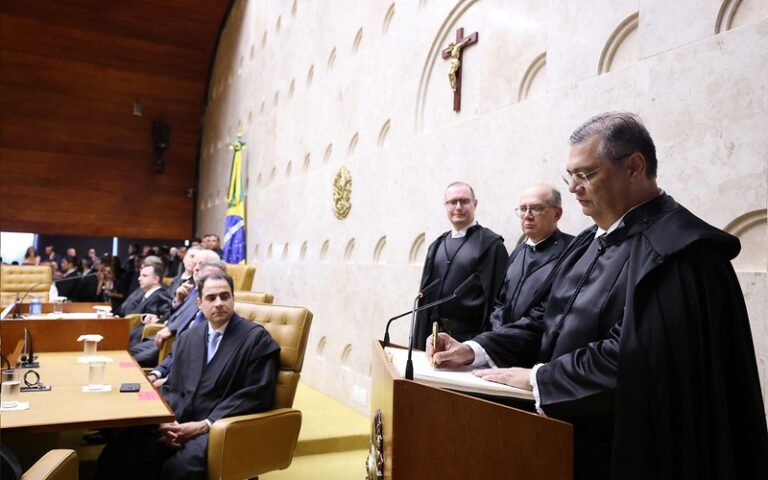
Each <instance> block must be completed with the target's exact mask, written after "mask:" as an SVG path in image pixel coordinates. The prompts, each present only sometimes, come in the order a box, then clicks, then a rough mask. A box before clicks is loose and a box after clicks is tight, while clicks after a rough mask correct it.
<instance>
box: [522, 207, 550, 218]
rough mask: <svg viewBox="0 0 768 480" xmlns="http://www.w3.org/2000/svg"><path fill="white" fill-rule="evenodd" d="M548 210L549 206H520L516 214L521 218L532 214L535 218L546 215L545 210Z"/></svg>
mask: <svg viewBox="0 0 768 480" xmlns="http://www.w3.org/2000/svg"><path fill="white" fill-rule="evenodd" d="M548 208H549V206H548V205H531V206H530V207H529V206H527V205H520V206H519V207H517V208H515V213H516V214H517V216H518V217H520V218H522V217H524V216H526V215H528V212H530V213H531V215H533V216H534V217H538V216H540V215H541V214H542V213H544V210H546V209H548Z"/></svg>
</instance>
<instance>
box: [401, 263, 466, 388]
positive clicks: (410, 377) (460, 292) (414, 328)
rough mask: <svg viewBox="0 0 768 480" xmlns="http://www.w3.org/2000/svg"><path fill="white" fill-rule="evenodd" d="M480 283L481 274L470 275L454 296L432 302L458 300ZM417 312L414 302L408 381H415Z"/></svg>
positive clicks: (406, 368)
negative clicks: (413, 357) (414, 335)
mask: <svg viewBox="0 0 768 480" xmlns="http://www.w3.org/2000/svg"><path fill="white" fill-rule="evenodd" d="M479 282H480V274H479V273H477V272H475V273H473V274H472V275H470V276H469V277H468V278H467V279H466V280H464V281H463V282H461V285H459V286H458V288H456V290H454V291H453V295H450V296H448V297H445V298H441V299H440V300H437V301H436V302H432V303H434V304H437V303H443V302H447V301H448V300H453V299H454V298H458V297H460V296H462V295H464V294H465V293H467V291H468V290H469V289H470V288H472V287H474V286H475V285H477V283H479ZM417 301H418V299H417ZM430 306H434V305H424V306H423V307H422V309H424V308H427V307H430ZM417 310H418V308H416V303H415V302H414V304H413V312H412V314H411V335H410V337H409V338H408V361H407V362H405V378H407V379H408V380H413V360H412V359H411V357H412V355H413V334H414V330H416V311H417Z"/></svg>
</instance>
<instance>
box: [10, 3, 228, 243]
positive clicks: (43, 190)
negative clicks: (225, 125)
mask: <svg viewBox="0 0 768 480" xmlns="http://www.w3.org/2000/svg"><path fill="white" fill-rule="evenodd" d="M230 3H231V2H229V1H227V0H208V1H203V0H184V1H182V0H165V1H160V0H155V1H150V0H140V1H119V0H115V1H110V2H103V1H100V0H98V1H97V0H74V1H35V2H2V3H0V229H2V230H10V231H30V232H38V233H50V234H74V235H78V234H79V235H98V236H123V237H133V238H157V239H163V238H169V239H172V238H184V237H189V236H191V235H192V234H193V232H192V228H193V218H194V215H193V210H194V209H193V207H194V205H193V200H192V199H190V198H188V196H187V194H188V191H189V190H190V189H191V188H193V187H194V186H195V163H196V157H197V155H198V151H197V150H198V144H199V141H200V136H201V134H202V128H201V118H202V114H203V109H204V101H205V94H206V91H207V81H208V75H209V68H210V65H211V64H212V55H213V54H214V48H215V45H216V42H217V39H218V35H219V31H220V29H221V26H222V22H223V19H224V18H225V15H226V12H227V10H228V8H229V7H230ZM137 100H138V101H140V102H141V103H142V106H143V115H142V116H139V117H137V116H134V115H132V114H131V109H132V104H133V102H134V101H137ZM154 121H160V122H163V123H165V124H167V125H169V126H170V128H171V142H170V147H169V148H168V150H166V152H165V153H164V155H163V158H164V160H165V163H166V169H165V173H164V174H156V173H155V171H154V165H153V161H154V159H155V153H154V150H153V145H152V136H151V126H152V123H153V122H154Z"/></svg>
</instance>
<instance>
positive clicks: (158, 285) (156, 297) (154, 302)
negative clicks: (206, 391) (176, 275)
mask: <svg viewBox="0 0 768 480" xmlns="http://www.w3.org/2000/svg"><path fill="white" fill-rule="evenodd" d="M147 258H149V257H147ZM162 281H163V267H162V265H158V264H144V265H143V266H142V267H141V271H140V272H139V286H140V288H141V290H142V291H143V292H144V295H143V296H142V298H141V301H140V302H139V304H138V305H136V306H135V307H133V308H132V309H131V310H130V311H126V312H125V314H128V315H130V314H135V313H141V314H147V313H151V314H154V318H155V319H157V318H158V317H163V316H164V315H165V314H167V313H168V312H169V311H170V309H171V299H170V298H168V296H167V295H166V294H165V289H164V288H163V286H162ZM124 310H125V309H124ZM155 321H157V320H155ZM145 323H146V321H145ZM143 329H144V325H139V326H137V327H135V328H133V329H132V330H131V339H130V346H134V345H136V344H137V343H139V342H140V341H141V332H142V330H143Z"/></svg>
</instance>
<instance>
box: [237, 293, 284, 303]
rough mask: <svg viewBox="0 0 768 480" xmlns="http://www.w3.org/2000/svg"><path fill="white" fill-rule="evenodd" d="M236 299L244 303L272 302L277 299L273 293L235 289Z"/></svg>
mask: <svg viewBox="0 0 768 480" xmlns="http://www.w3.org/2000/svg"><path fill="white" fill-rule="evenodd" d="M235 301H236V302H243V303H272V302H274V301H275V297H274V296H273V295H272V294H271V293H263V292H249V291H246V290H235Z"/></svg>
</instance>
